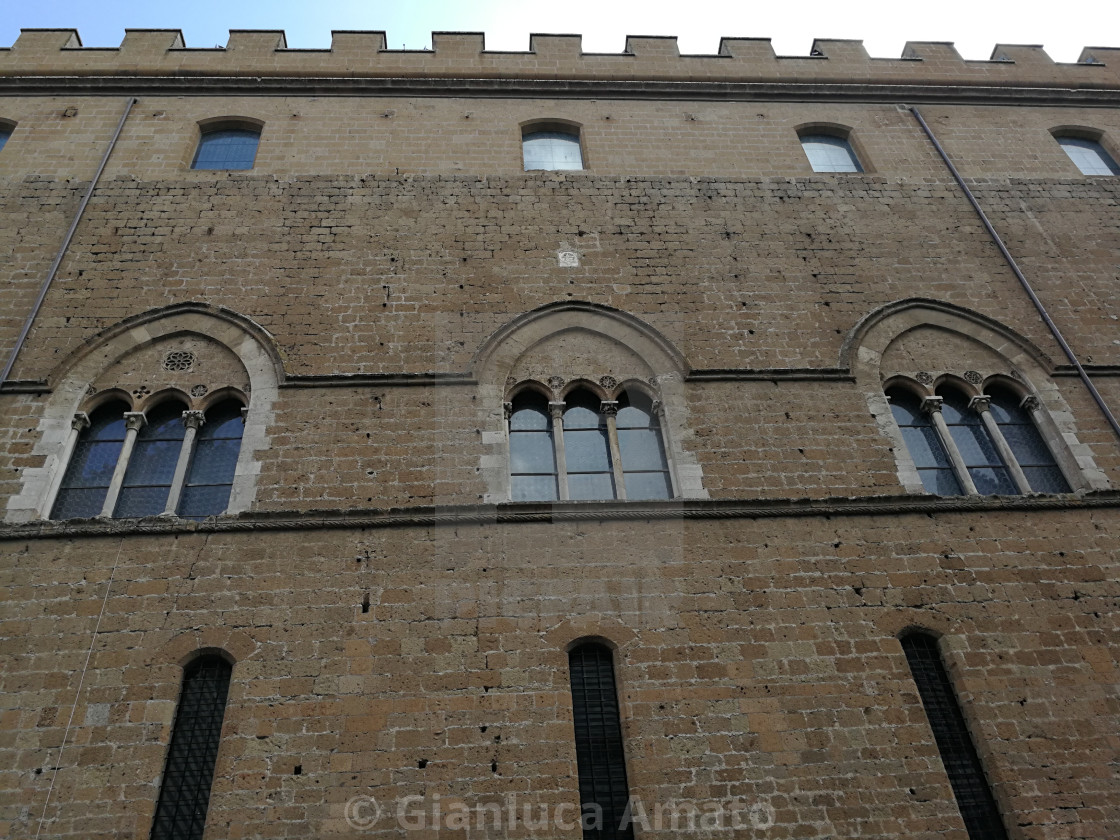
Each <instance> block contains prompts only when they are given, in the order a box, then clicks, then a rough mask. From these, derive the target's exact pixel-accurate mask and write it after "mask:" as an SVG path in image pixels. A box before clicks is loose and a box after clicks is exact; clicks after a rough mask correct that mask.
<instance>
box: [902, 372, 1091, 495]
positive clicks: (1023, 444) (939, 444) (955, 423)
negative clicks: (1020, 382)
mask: <svg viewBox="0 0 1120 840" xmlns="http://www.w3.org/2000/svg"><path fill="white" fill-rule="evenodd" d="M916 387H917V386H916ZM989 390H990V393H988V394H973V395H971V396H970V395H969V394H968V393H966V392H965V391H964V389H963V388H962V387H960V386H958V385H956V384H954V383H943V384H942V385H941V386H939V387H938V388H937V393H936V395H935V396H931V397H926V398H925V399H920V398H919V397H918V396H917V395H916V394H915V392H914V391H912V390H910V389H908V388H904V387H902V386H899V385H897V384H896V385H892V386H891V387H889V388H887V391H886V394H887V398H888V400H889V401H890V404H891V413H892V415H893V416H894V420H895V423H896V424H897V425H898V429H899V431H900V432H901V434H902V440H903V443H905V445H906V451H907V452H908V454H909V455H910V458H911V460H912V461H913V464H914V467H915V468H916V469H917V471H918V475H919V477H920V478H921V481H922V486H923V487H924V488H925V490H926V491H927V492H929V493H935V494H937V495H942V496H954V495H961V494H962V493H963V494H970V495H1019V494H1024V493H1069V492H1071V488H1070V483H1069V481H1068V480H1067V479H1066V476H1065V474H1064V473H1063V471H1062V469H1061V467H1060V466H1059V464H1058V462H1057V460H1056V459H1055V457H1054V453H1053V451H1052V450H1051V449H1050V447H1049V445H1048V444H1047V442H1046V440H1045V439H1044V438H1043V436H1042V434H1041V433H1040V432H1039V429H1038V425H1037V422H1036V419H1035V417H1033V416H1032V415H1031V413H1030V412H1029V411H1028V408H1026V407H1027V406H1029V407H1030V411H1033V412H1034V413H1038V411H1039V408H1038V399H1037V398H1036V397H1033V396H1030V395H1028V396H1026V397H1024V396H1021V395H1020V394H1018V393H1017V392H1016V391H1015V390H1014V389H1012V388H1010V387H1008V386H1006V385H1004V384H1002V383H1000V382H995V383H993V384H992V385H991V387H990V389H989Z"/></svg>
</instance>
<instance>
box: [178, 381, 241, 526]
mask: <svg viewBox="0 0 1120 840" xmlns="http://www.w3.org/2000/svg"><path fill="white" fill-rule="evenodd" d="M244 431H245V423H244V421H243V420H242V419H241V403H239V402H237V401H236V400H227V401H226V402H223V403H220V404H218V405H217V406H215V407H214V408H212V409H210V410H209V411H208V412H206V422H205V423H203V424H202V428H201V429H199V430H198V436H197V437H196V438H195V442H194V453H193V454H192V455H191V464H190V467H188V468H187V478H186V481H185V482H184V483H183V495H182V497H180V499H179V515H180V516H182V517H185V518H187V519H205V518H206V517H207V516H216V515H217V514H219V513H222V512H224V511H225V509H226V508H227V507H228V506H229V494H230V491H231V490H232V489H233V476H234V472H235V471H236V468H237V456H238V455H239V454H240V452H241V436H242V433H243V432H244Z"/></svg>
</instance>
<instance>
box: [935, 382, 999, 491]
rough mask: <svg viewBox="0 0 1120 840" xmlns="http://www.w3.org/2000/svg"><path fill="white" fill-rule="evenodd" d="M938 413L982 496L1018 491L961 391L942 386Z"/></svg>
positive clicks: (980, 421) (982, 424)
mask: <svg viewBox="0 0 1120 840" xmlns="http://www.w3.org/2000/svg"><path fill="white" fill-rule="evenodd" d="M939 393H940V395H941V396H942V397H944V400H945V401H944V402H943V403H942V404H941V415H942V416H943V417H944V418H945V423H946V424H947V425H948V426H949V434H950V435H951V436H952V438H953V443H955V444H956V445H957V450H958V451H959V452H960V453H961V458H963V459H964V463H965V466H966V467H967V468H968V474H969V475H970V476H971V477H972V482H973V483H974V484H975V485H976V490H977V492H979V493H981V494H982V495H986V496H990V495H996V494H999V495H1005V496H1013V495H1015V494H1017V493H1018V492H1019V488H1018V487H1016V486H1015V482H1014V481H1012V480H1011V474H1010V473H1008V471H1007V467H1006V466H1004V463H1003V460H1002V459H1001V458H1000V457H999V452H998V450H997V449H996V445H995V443H994V442H993V441H992V438H991V436H990V435H989V434H988V430H987V429H985V428H984V421H983V420H981V419H980V415H979V414H977V413H976V412H975V411H973V410H972V409H970V408H969V407H968V399H967V398H966V397H965V395H964V394H962V393H961V392H960V391H957V390H955V389H951V388H950V389H945V391H944V392H943V393H941V392H940V391H939Z"/></svg>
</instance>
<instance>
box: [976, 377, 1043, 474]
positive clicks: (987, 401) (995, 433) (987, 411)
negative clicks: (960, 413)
mask: <svg viewBox="0 0 1120 840" xmlns="http://www.w3.org/2000/svg"><path fill="white" fill-rule="evenodd" d="M968 407H969V408H971V409H972V410H973V411H975V412H976V413H977V414H979V415H980V419H981V420H982V421H983V423H984V428H985V429H987V430H988V434H989V435H990V436H991V438H992V443H994V444H995V445H996V450H997V451H998V452H999V457H1000V458H1001V459H1003V463H1004V464H1005V465H1006V466H1007V471H1008V472H1009V473H1011V479H1012V480H1013V481H1014V482H1015V486H1016V487H1017V488H1019V492H1020V493H1030V492H1031V485H1030V482H1029V481H1027V476H1026V474H1025V473H1024V472H1023V469H1022V467H1020V466H1019V462H1018V460H1016V458H1015V453H1014V452H1012V451H1011V447H1010V446H1008V445H1007V438H1005V437H1004V436H1003V431H1002V430H1001V429H1000V427H999V423H997V422H996V418H995V417H993V416H992V411H991V408H992V398H991V397H989V396H988V395H987V394H978V395H977V396H975V397H973V398H972V399H971V400H969V401H968Z"/></svg>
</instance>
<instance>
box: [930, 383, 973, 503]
mask: <svg viewBox="0 0 1120 840" xmlns="http://www.w3.org/2000/svg"><path fill="white" fill-rule="evenodd" d="M942 402H943V400H942V398H941V397H926V398H925V399H924V400H922V411H924V412H925V413H926V414H928V415H929V417H930V421H931V422H932V423H933V428H934V429H936V430H937V437H938V438H940V439H941V445H942V446H943V447H945V452H946V454H947V455H948V456H949V463H950V464H952V465H953V472H954V473H956V475H957V481H959V482H960V485H961V489H963V490H964V492H965V493H967V494H968V495H970V496H979V495H980V491H978V490H977V489H976V483H975V482H974V481H973V480H972V476H971V475H969V474H968V467H967V466H965V463H964V458H962V457H961V453H960V450H959V449H957V445H956V444H955V443H954V442H953V436H952V435H951V434H950V433H949V426H948V424H947V423H946V422H945V418H944V417H942V416H941V403H942Z"/></svg>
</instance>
